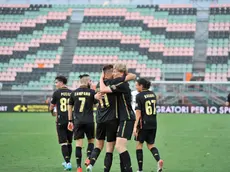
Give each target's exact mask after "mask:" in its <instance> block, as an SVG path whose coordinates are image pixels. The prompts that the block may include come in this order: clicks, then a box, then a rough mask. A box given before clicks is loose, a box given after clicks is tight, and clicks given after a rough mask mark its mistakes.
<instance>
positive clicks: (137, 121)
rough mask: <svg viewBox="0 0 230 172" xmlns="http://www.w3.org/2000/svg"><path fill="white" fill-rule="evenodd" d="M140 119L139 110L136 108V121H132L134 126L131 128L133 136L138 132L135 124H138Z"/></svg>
mask: <svg viewBox="0 0 230 172" xmlns="http://www.w3.org/2000/svg"><path fill="white" fill-rule="evenodd" d="M140 119H141V111H140V110H136V121H135V123H134V128H133V135H134V136H137V134H138V130H137V126H138V123H139V121H140Z"/></svg>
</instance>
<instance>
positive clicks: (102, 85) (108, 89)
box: [100, 72, 112, 93]
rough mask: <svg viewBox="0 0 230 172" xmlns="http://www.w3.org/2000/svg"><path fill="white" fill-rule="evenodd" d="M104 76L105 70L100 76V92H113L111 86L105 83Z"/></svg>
mask: <svg viewBox="0 0 230 172" xmlns="http://www.w3.org/2000/svg"><path fill="white" fill-rule="evenodd" d="M103 78H104V72H102V74H101V78H100V92H103V93H112V90H111V88H110V87H109V86H106V85H105V83H104V80H103Z"/></svg>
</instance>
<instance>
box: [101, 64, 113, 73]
mask: <svg viewBox="0 0 230 172" xmlns="http://www.w3.org/2000/svg"><path fill="white" fill-rule="evenodd" d="M112 69H113V65H111V64H108V65H105V66H103V68H102V70H103V72H104V73H106V72H109V71H111V72H112Z"/></svg>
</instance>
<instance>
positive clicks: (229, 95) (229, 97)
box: [227, 93, 230, 103]
mask: <svg viewBox="0 0 230 172" xmlns="http://www.w3.org/2000/svg"><path fill="white" fill-rule="evenodd" d="M227 101H228V102H229V103H230V93H229V94H228V97H227Z"/></svg>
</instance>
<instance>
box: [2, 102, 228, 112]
mask: <svg viewBox="0 0 230 172" xmlns="http://www.w3.org/2000/svg"><path fill="white" fill-rule="evenodd" d="M0 112H49V105H47V104H0ZM157 112H158V113H176V114H186V113H193V114H230V107H226V106H187V105H173V106H172V105H158V106H157Z"/></svg>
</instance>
